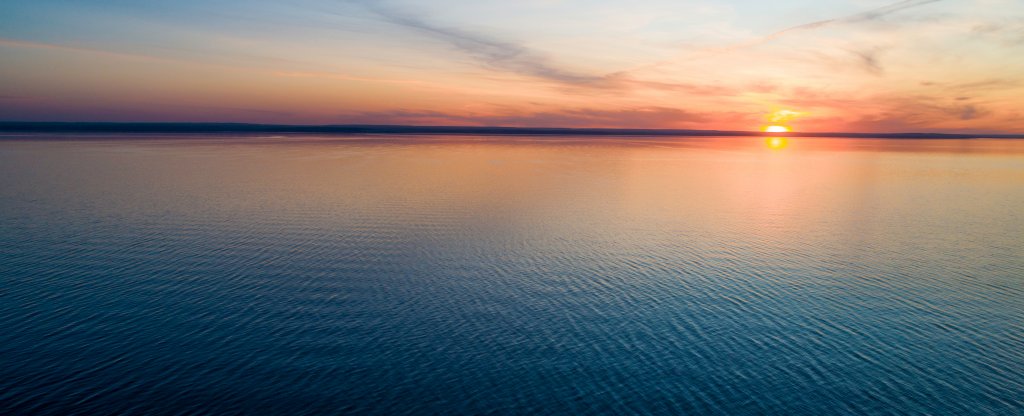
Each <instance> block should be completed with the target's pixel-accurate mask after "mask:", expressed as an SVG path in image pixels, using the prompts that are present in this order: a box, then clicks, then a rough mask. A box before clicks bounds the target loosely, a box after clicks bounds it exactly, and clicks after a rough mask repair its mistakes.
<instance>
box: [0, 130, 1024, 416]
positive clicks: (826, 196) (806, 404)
mask: <svg viewBox="0 0 1024 416" xmlns="http://www.w3.org/2000/svg"><path fill="white" fill-rule="evenodd" d="M0 284H2V286H0V414H53V415H66V414H88V415H95V414H235V413H245V414H288V415H296V414H341V413H352V414H388V415H393V414H712V415H714V414H722V415H746V414H750V415H756V414H779V415H831V414H843V415H846V414H849V415H890V414H901V415H903V414H905V415H965V414H971V415H974V414H978V415H1021V414H1024V141H1009V140H1001V141H1000V140H969V141H962V140H961V141H956V140H868V139H860V140H844V139H789V141H788V142H786V143H784V144H783V145H779V144H778V143H775V144H773V145H771V146H769V145H767V144H766V143H765V141H764V139H761V138H721V139H715V138H665V139H638V138H569V137H565V138H550V137H549V138H507V137H505V138H500V137H499V138H495V137H438V136H431V137H425V136H419V137H400V136H376V137H358V136H348V137H344V136H340V137H312V136H294V137H226V136H214V137H202V136H172V137H160V136H95V135H93V136H6V137H2V138H0Z"/></svg>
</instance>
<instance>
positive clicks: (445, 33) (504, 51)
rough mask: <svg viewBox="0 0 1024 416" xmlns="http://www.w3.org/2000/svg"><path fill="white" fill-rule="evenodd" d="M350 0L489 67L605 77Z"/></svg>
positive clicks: (571, 80) (553, 77)
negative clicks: (568, 67) (559, 65)
mask: <svg viewBox="0 0 1024 416" xmlns="http://www.w3.org/2000/svg"><path fill="white" fill-rule="evenodd" d="M352 1H353V2H354V3H358V4H360V5H362V6H363V7H365V8H366V9H367V10H369V11H371V12H373V13H374V14H375V15H377V16H379V17H380V18H382V19H384V20H385V21H387V22H389V23H392V24H395V25H398V26H402V27H405V28H407V29H411V30H414V31H416V32H418V33H420V34H422V35H425V36H429V37H430V38H432V39H435V40H439V41H441V42H444V43H446V44H448V45H449V46H451V47H453V48H455V49H458V50H459V51H462V52H464V53H466V54H467V55H469V56H471V57H473V58H474V59H476V60H477V61H479V62H481V63H483V64H484V65H486V66H488V67H491V68H495V69H500V70H504V71H508V72H512V73H516V74H520V75H527V76H531V77H535V78H541V79H546V80H549V81H554V82H558V83H563V84H570V85H589V86H600V84H604V83H606V81H607V79H606V78H605V77H603V76H594V75H589V74H584V73H580V72H576V71H572V70H569V69H565V68H561V67H558V66H556V65H555V64H553V63H551V62H550V60H549V59H547V58H546V57H545V56H543V55H541V54H540V53H537V52H535V51H533V50H530V49H529V48H527V47H525V46H522V45H518V44H515V43H512V42H508V41H504V40H500V39H495V38H491V37H489V36H486V35H482V34H478V33H472V32H469V31H466V30H462V29H459V28H455V27H446V26H443V25H440V24H437V23H434V22H430V21H428V20H426V19H423V18H420V17H416V16H414V15H413V14H412V13H407V12H404V11H401V10H397V9H395V8H392V7H388V6H386V5H383V4H381V3H380V2H378V1H371V0H352Z"/></svg>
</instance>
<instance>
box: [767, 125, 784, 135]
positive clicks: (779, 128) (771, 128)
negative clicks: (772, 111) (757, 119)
mask: <svg viewBox="0 0 1024 416" xmlns="http://www.w3.org/2000/svg"><path fill="white" fill-rule="evenodd" d="M764 131H765V132H767V133H789V128H788V127H786V126H768V127H765V128H764Z"/></svg>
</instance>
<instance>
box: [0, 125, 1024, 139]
mask: <svg viewBox="0 0 1024 416" xmlns="http://www.w3.org/2000/svg"><path fill="white" fill-rule="evenodd" d="M0 132H3V133H321V134H423V135H431V134H462V135H508V136H552V135H571V136H695V137H739V136H763V137H774V136H782V137H835V138H881V139H983V138H991V139H1024V134H966V133H846V132H790V133H766V132H760V131H735V130H678V129H608V128H558V127H544V128H540V127H476V126H401V125H363V124H346V125H286V124H244V123H104V122H98V123H93V122H88V123H86V122H82V123H79V122H0Z"/></svg>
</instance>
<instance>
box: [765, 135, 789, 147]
mask: <svg viewBox="0 0 1024 416" xmlns="http://www.w3.org/2000/svg"><path fill="white" fill-rule="evenodd" d="M765 144H766V145H767V146H768V148H769V149H772V150H782V149H785V148H786V147H787V146H789V140H787V139H786V138H785V137H769V138H768V139H767V140H765Z"/></svg>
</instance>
